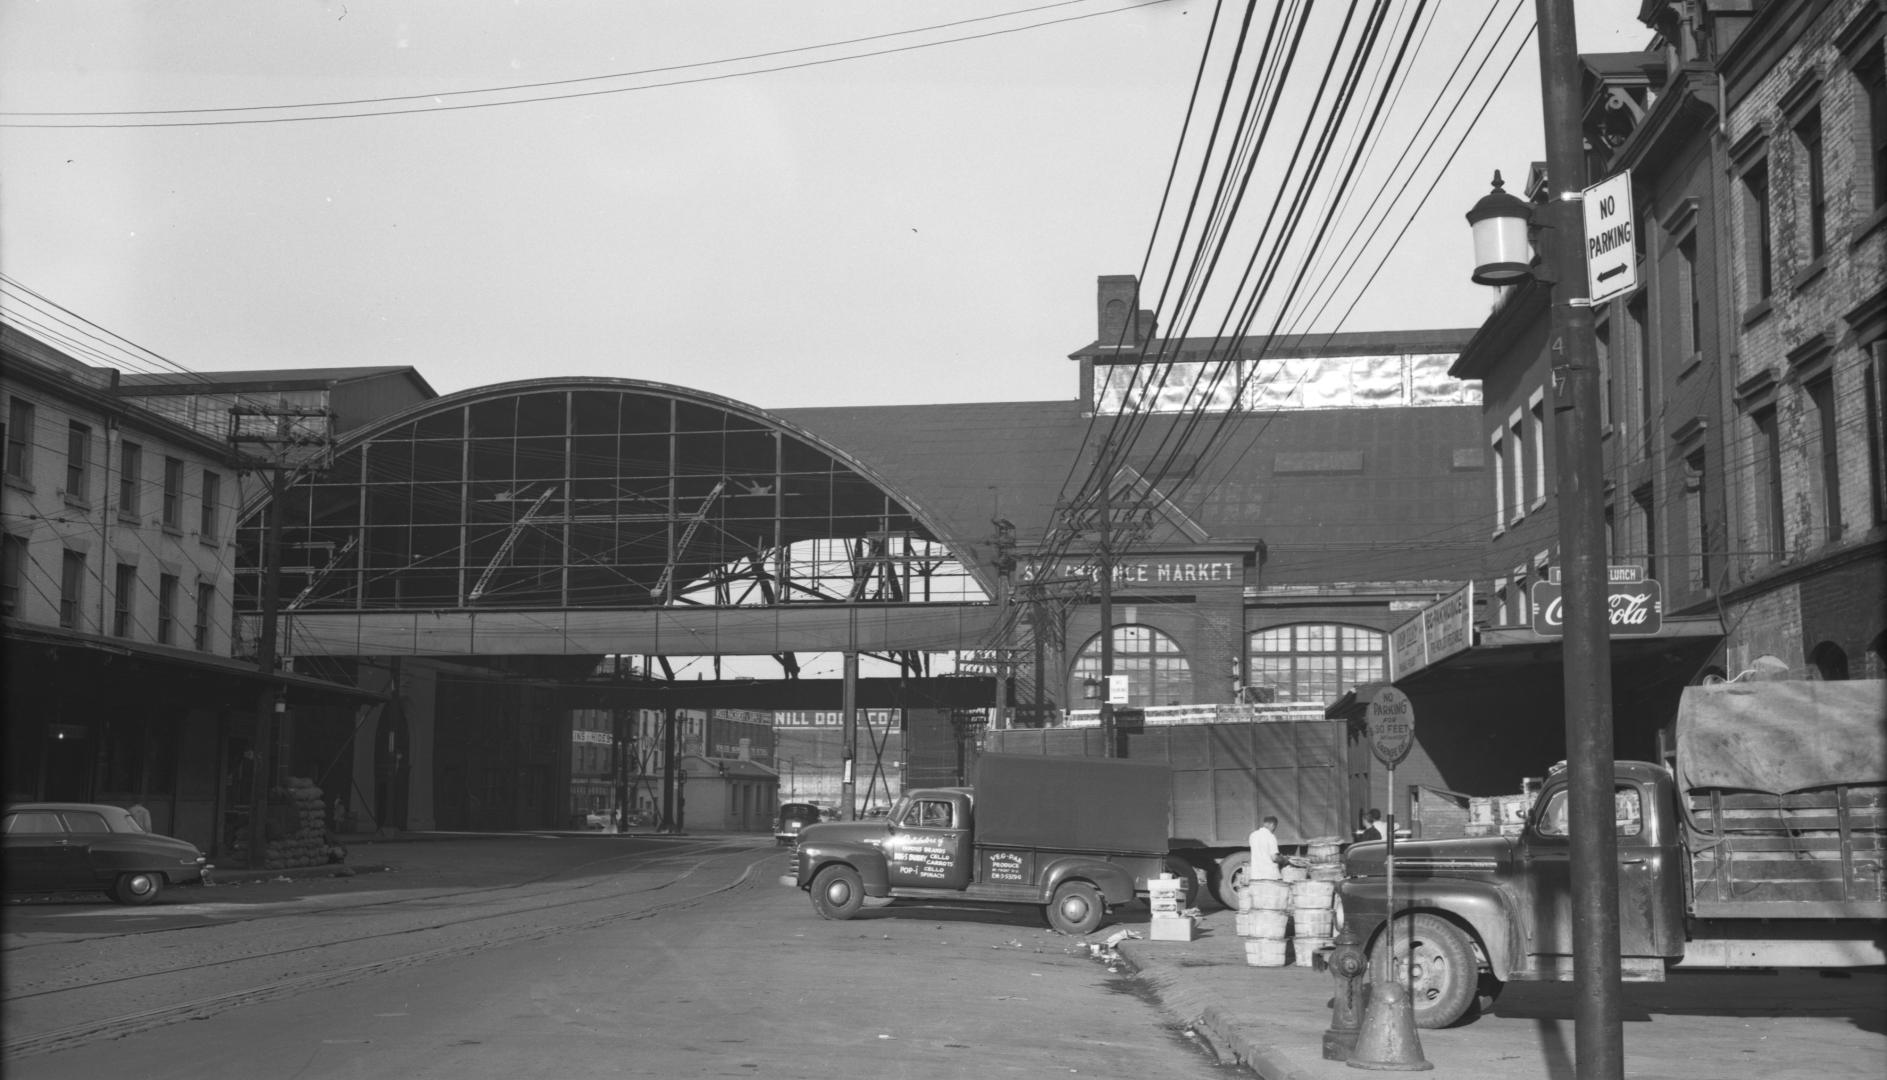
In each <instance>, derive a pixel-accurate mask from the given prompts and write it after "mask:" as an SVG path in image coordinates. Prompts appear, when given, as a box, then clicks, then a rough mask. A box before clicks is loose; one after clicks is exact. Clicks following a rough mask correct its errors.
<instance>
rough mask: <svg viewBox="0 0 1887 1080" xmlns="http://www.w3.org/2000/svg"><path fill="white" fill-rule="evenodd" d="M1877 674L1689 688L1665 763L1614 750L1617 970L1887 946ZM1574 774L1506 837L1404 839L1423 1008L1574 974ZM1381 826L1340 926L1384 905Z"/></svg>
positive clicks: (1402, 950)
mask: <svg viewBox="0 0 1887 1080" xmlns="http://www.w3.org/2000/svg"><path fill="white" fill-rule="evenodd" d="M1882 686H1883V684H1882V683H1881V682H1880V681H1879V680H1874V681H1856V682H1750V683H1717V684H1715V685H1705V686H1692V687H1686V688H1685V690H1684V695H1683V698H1682V699H1681V701H1680V704H1679V708H1678V715H1677V719H1676V724H1675V744H1676V745H1675V755H1674V756H1673V758H1672V760H1671V762H1670V763H1669V764H1653V763H1649V762H1640V761H1620V762H1616V763H1614V782H1615V784H1616V795H1615V800H1614V805H1615V823H1614V828H1615V835H1616V837H1617V847H1618V852H1617V858H1618V894H1619V944H1620V966H1621V971H1622V973H1623V977H1624V978H1625V979H1627V980H1631V981H1647V982H1655V981H1660V980H1662V979H1663V978H1664V976H1665V971H1666V969H1667V968H1670V967H1675V966H1678V965H1682V967H1683V968H1685V969H1691V968H1716V967H1816V968H1843V967H1863V966H1876V965H1880V964H1883V963H1887V952H1883V949H1882V922H1881V920H1882V919H1887V891H1884V889H1883V868H1884V867H1887V732H1883V728H1882V717H1883V716H1884V715H1887V695H1884V694H1883V692H1882ZM1568 779H1569V777H1568V774H1567V773H1566V772H1565V771H1564V770H1563V769H1556V770H1555V771H1553V772H1551V773H1549V774H1548V776H1547V777H1546V779H1545V782H1544V783H1543V784H1542V785H1541V788H1540V792H1539V795H1538V797H1537V798H1536V799H1535V800H1534V802H1533V804H1532V805H1531V807H1530V808H1529V809H1528V811H1527V815H1526V820H1525V823H1524V826H1523V827H1522V828H1521V831H1520V832H1519V833H1518V834H1517V835H1512V836H1505V835H1502V836H1482V837H1473V836H1470V837H1464V838H1459V839H1439V840H1428V839H1423V840H1415V841H1401V840H1398V841H1397V843H1396V854H1395V875H1396V878H1395V886H1396V887H1395V907H1396V912H1395V915H1396V919H1397V930H1396V933H1395V936H1394V947H1395V958H1394V960H1395V967H1396V970H1397V972H1398V974H1399V975H1400V976H1401V977H1402V978H1404V979H1405V980H1407V982H1408V984H1409V985H1411V987H1412V994H1411V996H1412V1000H1413V1003H1414V1014H1415V1022H1416V1024H1417V1026H1419V1027H1427V1028H1435V1027H1445V1026H1448V1025H1450V1024H1453V1023H1456V1022H1459V1021H1460V1020H1462V1019H1464V1018H1467V1017H1469V1016H1470V1014H1472V1013H1473V1012H1474V1011H1475V1010H1476V1008H1477V1007H1480V1008H1484V1007H1486V1006H1487V1005H1488V1004H1489V1003H1490V1002H1491V1000H1492V995H1493V994H1495V993H1497V992H1498V990H1499V986H1500V984H1501V982H1502V981H1506V980H1514V981H1541V982H1545V981H1571V980H1572V979H1573V932H1574V928H1573V919H1572V882H1571V875H1572V861H1571V850H1570V841H1569V838H1568V821H1567V817H1568V814H1567V805H1568V795H1569V792H1568V787H1567V782H1568ZM1385 849H1386V845H1384V844H1382V843H1380V842H1371V843H1364V844H1357V845H1354V846H1352V847H1351V848H1350V849H1349V850H1348V851H1347V852H1345V855H1344V871H1345V878H1346V879H1345V881H1344V882H1343V884H1342V885H1341V886H1340V887H1339V889H1338V897H1339V902H1340V904H1341V907H1342V911H1343V921H1344V926H1345V928H1346V929H1347V930H1348V931H1349V932H1350V933H1352V934H1354V935H1355V936H1356V939H1357V940H1358V941H1359V942H1363V943H1365V944H1366V946H1367V947H1369V948H1370V949H1371V950H1372V952H1373V951H1374V950H1375V949H1376V948H1377V947H1378V946H1379V945H1380V944H1381V942H1382V941H1383V940H1384V935H1383V931H1384V929H1385V926H1386V924H1387V919H1388V912H1387V906H1388V905H1387V897H1386V888H1385V886H1386V884H1387V882H1386V878H1385V858H1384V856H1385V853H1386V850H1385Z"/></svg>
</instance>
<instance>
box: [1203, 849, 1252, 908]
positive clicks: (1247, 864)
mask: <svg viewBox="0 0 1887 1080" xmlns="http://www.w3.org/2000/svg"><path fill="white" fill-rule="evenodd" d="M1250 875H1251V852H1249V851H1234V852H1232V853H1231V854H1230V855H1227V856H1226V857H1225V858H1223V859H1220V860H1219V866H1218V872H1217V873H1215V874H1214V875H1213V876H1212V895H1213V896H1216V897H1218V898H1219V903H1220V904H1222V905H1224V906H1225V907H1227V908H1229V909H1231V910H1233V911H1237V910H1238V894H1239V893H1242V892H1244V891H1245V880H1246V878H1248V877H1249V876H1250Z"/></svg>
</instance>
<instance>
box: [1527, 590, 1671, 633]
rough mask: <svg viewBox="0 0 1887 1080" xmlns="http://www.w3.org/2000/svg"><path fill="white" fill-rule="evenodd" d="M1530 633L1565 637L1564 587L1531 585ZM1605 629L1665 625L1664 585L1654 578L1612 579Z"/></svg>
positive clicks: (1655, 628)
mask: <svg viewBox="0 0 1887 1080" xmlns="http://www.w3.org/2000/svg"><path fill="white" fill-rule="evenodd" d="M1531 595H1532V608H1533V632H1534V633H1536V634H1539V635H1540V636H1541V637H1564V636H1565V635H1566V613H1565V610H1564V607H1563V602H1564V600H1565V586H1563V585H1560V584H1559V583H1558V582H1553V581H1541V582H1537V583H1535V584H1534V586H1533V592H1532V594H1531ZM1605 611H1606V629H1607V632H1608V633H1610V634H1611V636H1613V637H1632V636H1643V635H1647V634H1655V633H1657V632H1658V631H1659V630H1660V629H1661V628H1662V627H1663V626H1664V586H1662V585H1660V584H1659V583H1658V582H1656V581H1651V580H1646V581H1637V582H1625V581H1613V582H1608V583H1607V584H1606V605H1605Z"/></svg>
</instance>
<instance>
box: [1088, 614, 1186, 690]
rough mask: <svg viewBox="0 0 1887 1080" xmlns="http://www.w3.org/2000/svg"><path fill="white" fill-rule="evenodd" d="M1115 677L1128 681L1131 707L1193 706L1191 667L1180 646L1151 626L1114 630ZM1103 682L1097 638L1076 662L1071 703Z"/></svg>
mask: <svg viewBox="0 0 1887 1080" xmlns="http://www.w3.org/2000/svg"><path fill="white" fill-rule="evenodd" d="M1113 674H1115V675H1125V676H1126V677H1127V704H1129V705H1134V706H1140V707H1145V706H1148V705H1191V704H1193V692H1192V664H1191V663H1190V662H1189V661H1188V660H1187V659H1186V654H1185V652H1184V651H1183V650H1181V649H1180V647H1179V642H1177V641H1174V640H1173V639H1172V638H1171V637H1169V636H1167V635H1166V634H1164V633H1161V632H1160V631H1159V630H1156V629H1154V628H1153V627H1151V626H1116V627H1114V669H1113ZM1100 678H1101V636H1100V635H1099V634H1096V635H1094V637H1092V638H1090V639H1088V643H1087V644H1086V645H1084V646H1083V647H1082V649H1081V652H1080V654H1079V655H1078V656H1077V657H1076V658H1075V666H1074V673H1073V675H1072V677H1071V679H1070V683H1071V685H1070V686H1069V693H1068V700H1069V701H1081V700H1082V699H1083V698H1084V697H1085V696H1086V695H1085V693H1084V691H1085V690H1086V688H1087V685H1088V683H1089V682H1091V681H1092V682H1098V681H1099V680H1100ZM1114 704H1116V705H1118V704H1120V702H1118V701H1117V702H1115V703H1114Z"/></svg>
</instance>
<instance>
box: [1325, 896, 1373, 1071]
mask: <svg viewBox="0 0 1887 1080" xmlns="http://www.w3.org/2000/svg"><path fill="white" fill-rule="evenodd" d="M1334 945H1335V947H1334V948H1332V949H1331V950H1330V977H1331V978H1332V979H1333V980H1335V982H1336V989H1335V992H1334V993H1332V994H1331V997H1330V1030H1328V1031H1326V1032H1324V1060H1326V1061H1348V1060H1349V1059H1350V1055H1351V1054H1352V1053H1353V1052H1355V1050H1356V1033H1357V1031H1358V1030H1359V1029H1361V1027H1362V1026H1363V1006H1364V1005H1366V1004H1367V1003H1368V999H1369V980H1367V979H1365V978H1363V972H1364V970H1365V969H1366V968H1368V966H1369V960H1368V957H1367V956H1366V955H1365V954H1364V952H1363V947H1362V945H1360V944H1358V943H1357V940H1356V935H1355V934H1352V933H1350V931H1349V930H1347V929H1344V930H1340V931H1338V933H1337V937H1336V941H1335V943H1334Z"/></svg>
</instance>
